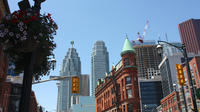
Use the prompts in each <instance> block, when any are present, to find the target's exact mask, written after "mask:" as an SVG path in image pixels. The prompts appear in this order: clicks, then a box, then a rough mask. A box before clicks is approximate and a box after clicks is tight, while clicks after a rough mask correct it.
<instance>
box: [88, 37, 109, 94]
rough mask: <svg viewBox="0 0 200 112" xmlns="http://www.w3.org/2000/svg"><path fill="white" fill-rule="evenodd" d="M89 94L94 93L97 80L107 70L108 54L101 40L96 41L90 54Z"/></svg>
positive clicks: (102, 76)
mask: <svg viewBox="0 0 200 112" xmlns="http://www.w3.org/2000/svg"><path fill="white" fill-rule="evenodd" d="M91 67H92V68H91V69H92V71H91V72H92V76H91V95H92V96H94V95H95V88H96V86H97V81H98V79H100V78H104V74H105V73H108V72H109V54H108V51H107V48H106V46H105V43H104V42H103V41H96V43H95V44H94V47H93V50H92V55H91Z"/></svg>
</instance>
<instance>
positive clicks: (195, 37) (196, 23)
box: [178, 19, 200, 54]
mask: <svg viewBox="0 0 200 112" xmlns="http://www.w3.org/2000/svg"><path fill="white" fill-rule="evenodd" d="M178 28H179V33H180V36H181V41H182V43H184V44H185V46H186V49H187V52H189V53H195V54H198V53H200V39H199V37H200V19H189V20H187V21H184V22H182V23H180V24H179V25H178Z"/></svg>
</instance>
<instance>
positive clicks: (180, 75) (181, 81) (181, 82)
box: [176, 64, 185, 86]
mask: <svg viewBox="0 0 200 112" xmlns="http://www.w3.org/2000/svg"><path fill="white" fill-rule="evenodd" d="M176 72H177V77H178V82H179V85H180V86H184V85H185V77H184V73H183V66H182V65H180V64H176Z"/></svg>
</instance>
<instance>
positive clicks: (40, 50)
mask: <svg viewBox="0 0 200 112" xmlns="http://www.w3.org/2000/svg"><path fill="white" fill-rule="evenodd" d="M56 30H57V25H56V23H55V22H54V21H53V20H52V18H51V15H50V14H48V15H46V14H43V15H41V14H39V13H36V12H34V11H33V10H32V9H28V10H26V11H21V10H19V11H15V12H13V13H12V14H9V15H6V16H5V17H4V18H3V19H2V22H1V24H0V44H1V45H3V46H4V51H5V52H6V53H7V54H8V56H9V60H10V61H12V62H14V64H15V66H16V68H15V72H16V73H22V72H23V70H24V66H26V65H25V60H24V59H25V55H27V54H31V53H32V52H33V51H34V50H35V49H36V50H37V56H36V64H35V66H34V70H33V75H34V76H35V79H36V80H38V79H39V77H40V76H43V75H48V74H49V70H50V69H52V67H53V63H52V62H51V58H52V57H53V56H54V54H53V50H54V49H55V47H56V44H55V42H54V40H53V39H54V37H53V36H54V35H55V34H56Z"/></svg>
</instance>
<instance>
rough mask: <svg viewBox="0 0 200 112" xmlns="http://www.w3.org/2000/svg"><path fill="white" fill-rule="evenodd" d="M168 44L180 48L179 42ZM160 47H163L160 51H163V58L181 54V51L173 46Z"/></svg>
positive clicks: (164, 45) (163, 45)
mask: <svg viewBox="0 0 200 112" xmlns="http://www.w3.org/2000/svg"><path fill="white" fill-rule="evenodd" d="M170 43H171V44H173V45H175V46H181V43H180V42H170ZM162 47H163V49H162V50H163V53H162V57H163V58H164V57H165V56H173V55H176V54H181V51H180V50H179V49H177V48H176V47H174V46H170V45H168V44H162Z"/></svg>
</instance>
